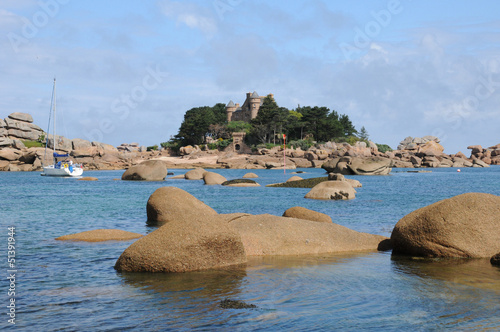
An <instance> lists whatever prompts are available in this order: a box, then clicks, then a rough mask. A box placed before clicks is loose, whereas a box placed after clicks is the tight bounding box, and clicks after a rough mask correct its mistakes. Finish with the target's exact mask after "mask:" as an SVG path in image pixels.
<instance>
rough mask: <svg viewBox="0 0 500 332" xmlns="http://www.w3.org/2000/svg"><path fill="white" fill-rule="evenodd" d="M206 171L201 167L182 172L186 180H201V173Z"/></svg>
mask: <svg viewBox="0 0 500 332" xmlns="http://www.w3.org/2000/svg"><path fill="white" fill-rule="evenodd" d="M206 172H207V171H205V170H204V169H203V168H195V169H192V170H190V171H188V172H186V174H184V178H185V179H186V180H202V179H203V174H205V173H206Z"/></svg>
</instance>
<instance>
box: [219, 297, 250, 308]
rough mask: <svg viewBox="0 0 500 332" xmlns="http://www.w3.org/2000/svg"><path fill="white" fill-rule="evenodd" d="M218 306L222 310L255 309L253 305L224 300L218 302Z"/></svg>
mask: <svg viewBox="0 0 500 332" xmlns="http://www.w3.org/2000/svg"><path fill="white" fill-rule="evenodd" d="M219 306H220V307H221V308H222V309H254V308H257V306H256V305H255V304H248V303H245V302H243V301H238V300H231V299H224V300H222V301H220V303H219Z"/></svg>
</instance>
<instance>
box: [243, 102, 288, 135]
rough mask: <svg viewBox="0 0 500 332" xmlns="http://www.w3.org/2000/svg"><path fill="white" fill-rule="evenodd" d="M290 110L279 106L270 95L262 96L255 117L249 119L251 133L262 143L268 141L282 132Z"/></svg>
mask: <svg viewBox="0 0 500 332" xmlns="http://www.w3.org/2000/svg"><path fill="white" fill-rule="evenodd" d="M289 116H290V112H289V111H288V109H286V108H285V107H279V106H278V104H276V101H275V100H274V98H272V97H271V96H267V97H265V98H264V101H263V102H262V105H261V106H260V108H259V112H258V113H257V117H256V118H255V119H253V120H252V121H251V124H252V127H253V130H252V131H251V135H252V136H253V138H254V139H256V140H258V141H261V142H262V143H265V142H267V143H270V142H271V140H274V138H275V137H276V135H277V134H282V133H283V130H284V128H285V125H286V124H287V121H288V118H289Z"/></svg>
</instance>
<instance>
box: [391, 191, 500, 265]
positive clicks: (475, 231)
mask: <svg viewBox="0 0 500 332" xmlns="http://www.w3.org/2000/svg"><path fill="white" fill-rule="evenodd" d="M499 216H500V197H499V196H495V195H491V194H482V193H467V194H462V195H458V196H455V197H452V198H448V199H445V200H442V201H439V202H436V203H434V204H431V205H429V206H426V207H423V208H421V209H418V210H416V211H413V212H411V213H410V214H408V215H406V216H405V217H403V218H402V219H401V220H400V221H399V222H398V223H397V224H396V226H395V227H394V230H393V231H392V236H391V241H392V244H393V247H394V249H393V253H394V254H403V255H412V256H423V257H463V258H474V257H477V258H479V257H491V256H492V255H494V254H496V253H498V252H500V232H499V229H500V217H499Z"/></svg>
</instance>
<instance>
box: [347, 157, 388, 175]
mask: <svg viewBox="0 0 500 332" xmlns="http://www.w3.org/2000/svg"><path fill="white" fill-rule="evenodd" d="M390 165H391V160H390V159H388V158H380V157H371V158H352V160H351V163H350V164H348V167H349V169H350V170H351V171H352V172H353V173H354V174H356V175H387V174H389V173H390V172H391V168H390Z"/></svg>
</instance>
